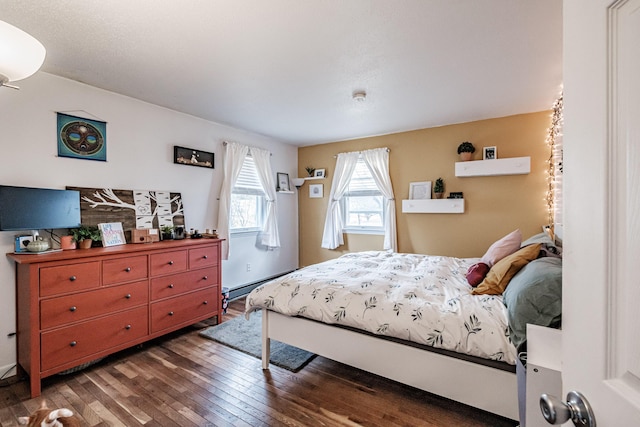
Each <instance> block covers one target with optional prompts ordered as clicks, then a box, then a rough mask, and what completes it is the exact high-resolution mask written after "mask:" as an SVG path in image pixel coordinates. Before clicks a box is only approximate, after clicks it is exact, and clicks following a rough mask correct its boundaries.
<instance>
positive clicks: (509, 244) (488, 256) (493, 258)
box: [480, 230, 522, 267]
mask: <svg viewBox="0 0 640 427" xmlns="http://www.w3.org/2000/svg"><path fill="white" fill-rule="evenodd" d="M520 243H522V233H521V232H520V230H515V231H512V232H511V233H509V234H507V235H506V236H504V237H503V238H502V239H500V240H498V241H496V242H494V243H493V244H492V245H491V246H489V249H487V252H486V253H485V254H484V255H483V256H482V259H481V260H480V261H481V262H484V263H485V264H487V265H488V266H489V267H493V265H494V264H495V263H497V262H498V261H500V260H501V259H503V258H504V257H506V256H508V255H511V254H512V253H514V252H515V251H517V250H518V249H520Z"/></svg>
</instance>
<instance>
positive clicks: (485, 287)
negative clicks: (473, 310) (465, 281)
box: [471, 243, 542, 295]
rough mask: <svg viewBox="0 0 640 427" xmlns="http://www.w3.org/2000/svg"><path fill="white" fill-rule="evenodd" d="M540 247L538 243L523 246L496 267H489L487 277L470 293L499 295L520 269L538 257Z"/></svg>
mask: <svg viewBox="0 0 640 427" xmlns="http://www.w3.org/2000/svg"><path fill="white" fill-rule="evenodd" d="M540 246H542V245H541V244H540V243H536V244H535V245H529V246H525V247H524V248H522V249H520V250H519V251H517V252H515V253H513V254H511V255H509V256H507V257H505V258H502V259H501V260H500V261H498V262H497V263H496V265H494V266H493V267H491V270H489V273H487V277H485V278H484V280H483V281H482V283H480V284H479V285H478V287H477V288H475V289H474V290H473V291H472V292H471V293H472V294H474V295H480V294H486V295H500V294H501V293H502V292H503V291H504V290H505V288H506V287H507V285H509V281H510V280H511V278H512V277H513V276H515V274H516V273H517V272H518V271H520V269H521V268H522V267H524V266H525V265H527V264H528V263H529V262H530V261H533V260H534V259H536V258H537V257H538V253H540Z"/></svg>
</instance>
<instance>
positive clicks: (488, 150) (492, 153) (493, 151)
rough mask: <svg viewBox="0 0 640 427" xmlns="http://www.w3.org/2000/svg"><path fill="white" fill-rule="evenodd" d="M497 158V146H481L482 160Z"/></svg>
mask: <svg viewBox="0 0 640 427" xmlns="http://www.w3.org/2000/svg"><path fill="white" fill-rule="evenodd" d="M497 158H498V148H497V147H483V148H482V160H493V159H497Z"/></svg>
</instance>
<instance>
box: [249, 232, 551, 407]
mask: <svg viewBox="0 0 640 427" xmlns="http://www.w3.org/2000/svg"><path fill="white" fill-rule="evenodd" d="M518 233H519V232H518ZM508 236H509V235H508ZM506 237H507V236H505V238H506ZM505 238H503V239H501V240H499V241H497V242H496V243H494V245H492V247H494V246H496V245H497V246H500V245H498V243H499V242H502V243H501V244H502V245H503V246H504V243H505V241H504V239H505ZM524 243H526V244H524ZM510 245H511V246H510V248H509V249H508V250H504V248H502V252H500V259H498V260H496V259H492V260H491V264H492V265H491V267H490V268H489V269H488V271H487V272H486V274H485V275H484V276H486V278H487V279H488V278H489V277H490V276H491V274H494V271H497V270H498V269H499V267H500V266H501V265H503V264H504V263H505V262H503V261H506V263H507V264H509V265H512V264H513V260H511V261H510V260H509V258H513V256H514V255H517V254H519V253H521V252H525V251H528V253H531V254H535V255H533V256H531V255H528V257H529V258H530V259H528V261H527V262H526V263H525V264H527V263H530V262H531V261H533V260H534V259H535V258H536V257H537V256H538V255H539V254H540V253H541V251H540V249H541V244H540V243H534V244H531V243H529V242H521V237H520V238H518V239H517V247H516V246H515V245H516V241H515V240H514V241H513V242H510ZM532 245H534V246H535V247H534V246H532ZM527 248H528V249H527ZM494 249H495V248H494ZM499 249H500V248H499ZM509 251H511V253H510V254H508V255H506V252H509ZM490 252H491V248H490V250H489V251H487V254H489V253H490ZM493 252H494V253H495V252H496V251H495V250H494V251H493ZM487 254H485V256H483V258H455V257H444V256H427V255H418V254H399V253H393V252H388V251H368V252H359V253H350V254H345V255H343V256H341V257H339V258H337V259H334V260H330V261H326V262H322V263H319V264H316V265H312V266H308V267H305V268H302V269H300V270H297V271H295V272H293V273H290V274H288V275H285V276H283V277H280V278H278V279H275V280H273V281H270V282H268V283H266V284H264V285H262V286H260V287H258V288H256V289H254V290H253V291H252V292H251V293H250V294H249V296H248V297H247V299H246V315H247V316H249V315H250V314H251V312H253V311H256V310H262V319H263V323H262V331H263V346H262V349H263V354H262V366H263V368H264V369H267V368H268V365H269V362H268V361H269V354H268V352H269V342H270V340H271V339H275V340H278V341H281V342H285V343H287V344H290V345H294V346H296V347H299V348H303V349H305V350H308V351H311V352H314V353H316V354H319V355H322V356H324V357H327V358H330V359H332V360H336V361H338V362H342V363H345V364H348V365H351V366H354V367H357V368H360V369H363V370H366V371H368V372H372V373H375V374H377V375H381V376H384V377H386V378H390V379H393V380H395V381H399V382H401V383H404V384H407V385H410V386H413V387H417V388H420V389H422V390H426V391H429V392H431V393H434V394H437V395H440V396H443V397H446V398H449V399H452V400H455V401H458V402H461V403H465V404H468V405H471V406H474V407H477V408H480V409H483V410H486V411H489V412H492V413H495V414H499V415H502V416H505V417H507V418H511V419H518V398H517V396H518V394H517V384H516V375H515V363H516V357H517V350H516V346H515V345H514V344H513V342H512V341H511V335H512V333H513V332H514V331H513V329H512V328H510V324H509V310H508V308H507V307H505V304H504V301H503V296H502V295H501V294H496V293H495V292H494V290H492V289H490V290H489V292H484V291H482V288H483V285H484V284H485V281H486V280H485V279H483V280H482V281H481V282H480V283H479V284H478V286H477V287H476V288H475V289H474V288H473V287H472V286H471V285H470V284H469V279H468V278H467V276H468V274H469V272H470V271H471V270H473V269H472V267H473V266H476V265H478V264H479V263H481V262H482V261H487V259H486V257H487ZM516 258H517V257H516ZM523 267H524V265H521V266H520V268H518V271H512V270H513V269H510V272H509V274H510V277H509V278H508V279H507V282H509V281H511V280H512V278H513V279H517V277H515V276H517V274H519V270H521V269H522V268H523ZM508 270H509V269H508ZM494 275H495V274H494ZM505 286H506V285H505ZM485 288H486V287H485ZM485 290H486V289H485ZM477 291H478V293H479V294H478V295H474V294H473V293H472V292H477Z"/></svg>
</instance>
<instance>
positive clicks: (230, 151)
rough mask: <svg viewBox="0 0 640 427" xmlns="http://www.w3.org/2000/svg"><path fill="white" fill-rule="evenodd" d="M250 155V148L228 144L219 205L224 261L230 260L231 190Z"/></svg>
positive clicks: (218, 231)
mask: <svg viewBox="0 0 640 427" xmlns="http://www.w3.org/2000/svg"><path fill="white" fill-rule="evenodd" d="M248 153H249V147H247V146H246V145H242V144H238V143H235V142H228V143H227V150H226V153H225V158H224V178H223V180H222V188H221V189H220V204H219V205H218V206H219V208H218V228H217V229H216V231H217V233H218V237H220V238H221V239H225V240H223V241H222V259H229V214H230V209H231V190H232V189H233V187H234V186H235V184H236V180H237V179H238V175H239V174H240V170H241V169H242V164H243V163H244V159H245V157H247V154H248Z"/></svg>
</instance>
